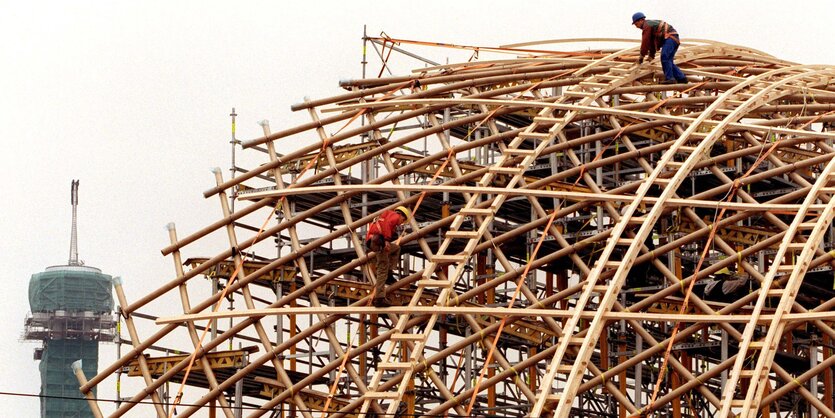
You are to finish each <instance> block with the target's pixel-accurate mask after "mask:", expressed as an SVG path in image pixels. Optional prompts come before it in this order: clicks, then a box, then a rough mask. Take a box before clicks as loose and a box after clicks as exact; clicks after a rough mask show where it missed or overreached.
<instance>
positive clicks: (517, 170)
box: [487, 165, 525, 176]
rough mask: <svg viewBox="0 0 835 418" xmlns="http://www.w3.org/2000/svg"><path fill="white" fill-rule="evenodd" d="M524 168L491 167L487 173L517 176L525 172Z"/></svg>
mask: <svg viewBox="0 0 835 418" xmlns="http://www.w3.org/2000/svg"><path fill="white" fill-rule="evenodd" d="M524 170H525V169H524V167H496V166H492V165H491V166H490V167H488V168H487V171H489V172H491V173H495V174H508V175H511V176H513V175H516V174H519V173H521V172H522V171H524Z"/></svg>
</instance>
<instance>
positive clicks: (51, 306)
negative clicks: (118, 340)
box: [24, 180, 116, 418]
mask: <svg viewBox="0 0 835 418" xmlns="http://www.w3.org/2000/svg"><path fill="white" fill-rule="evenodd" d="M78 184H79V181H78V180H73V181H72V185H71V188H72V191H71V204H72V232H71V238H70V257H69V261H68V262H67V264H66V265H60V266H51V267H47V268H46V270H44V271H43V272H40V273H37V274H33V275H32V278H31V279H30V280H29V308H30V311H31V315H29V316H27V318H26V321H25V333H24V338H25V339H27V340H34V341H41V342H42V346H41V347H39V348H37V349H35V360H40V366H39V370H40V375H41V391H40V395H41V414H40V416H41V417H43V418H59V417H61V418H63V417H89V416H91V414H92V412H91V410H90V406H89V405H88V403H87V402H86V401H85V400H84V398H83V397H82V395H81V393H79V391H78V386H79V385H78V380H77V378H76V376H75V373H74V372H73V368H72V365H73V363H76V362H77V361H78V360H81V363H80V364H81V368H82V369H83V370H84V372H85V374H95V373H97V370H98V361H99V342H102V341H112V340H113V336H114V330H115V324H116V322H115V321H114V318H113V314H112V311H113V295H112V291H111V288H112V284H111V277H110V276H109V275H107V274H103V273H102V272H101V270H99V269H97V268H95V267H90V266H85V265H84V262H83V261H81V260H80V259H79V258H78V245H77V244H78V241H77V238H78V231H77V227H76V219H77V208H78ZM76 365H78V363H76Z"/></svg>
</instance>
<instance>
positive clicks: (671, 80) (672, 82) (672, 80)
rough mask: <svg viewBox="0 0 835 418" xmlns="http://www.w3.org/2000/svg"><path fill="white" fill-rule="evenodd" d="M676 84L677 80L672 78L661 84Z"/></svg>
mask: <svg viewBox="0 0 835 418" xmlns="http://www.w3.org/2000/svg"><path fill="white" fill-rule="evenodd" d="M675 83H676V80H675V79H672V78H668V79H666V80H664V81H662V82H661V84H675Z"/></svg>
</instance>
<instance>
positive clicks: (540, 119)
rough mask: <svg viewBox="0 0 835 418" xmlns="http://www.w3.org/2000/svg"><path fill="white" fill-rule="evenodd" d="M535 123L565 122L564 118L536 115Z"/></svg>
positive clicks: (557, 123)
mask: <svg viewBox="0 0 835 418" xmlns="http://www.w3.org/2000/svg"><path fill="white" fill-rule="evenodd" d="M533 121H534V122H535V123H553V124H555V125H559V124H561V123H564V122H565V119H564V118H546V117H544V116H535V117H534V118H533Z"/></svg>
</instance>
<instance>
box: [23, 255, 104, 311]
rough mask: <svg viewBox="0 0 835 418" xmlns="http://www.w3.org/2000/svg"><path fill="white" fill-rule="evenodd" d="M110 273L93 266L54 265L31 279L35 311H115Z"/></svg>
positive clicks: (32, 304)
mask: <svg viewBox="0 0 835 418" xmlns="http://www.w3.org/2000/svg"><path fill="white" fill-rule="evenodd" d="M111 286H112V285H111V277H110V275H107V274H102V273H101V272H99V271H98V269H94V268H90V267H75V266H67V267H51V268H49V269H47V270H46V271H44V272H42V273H37V274H33V275H32V278H31V279H30V280H29V308H30V309H31V310H32V312H52V311H57V310H65V311H92V312H96V313H105V312H112V311H113V293H112V291H111Z"/></svg>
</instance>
